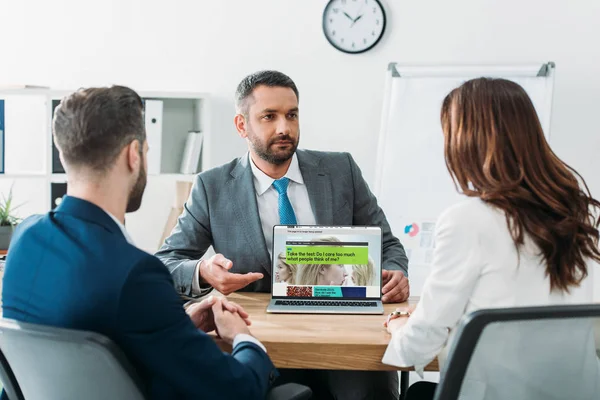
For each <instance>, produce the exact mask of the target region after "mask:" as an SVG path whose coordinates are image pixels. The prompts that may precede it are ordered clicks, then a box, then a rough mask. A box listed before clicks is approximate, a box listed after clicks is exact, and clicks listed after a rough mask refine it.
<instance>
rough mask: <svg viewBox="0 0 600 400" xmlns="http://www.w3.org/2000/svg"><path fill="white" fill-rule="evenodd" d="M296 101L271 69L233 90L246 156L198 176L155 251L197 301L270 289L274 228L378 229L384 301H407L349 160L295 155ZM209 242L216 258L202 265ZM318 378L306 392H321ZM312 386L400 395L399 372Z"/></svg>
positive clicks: (342, 376)
mask: <svg viewBox="0 0 600 400" xmlns="http://www.w3.org/2000/svg"><path fill="white" fill-rule="evenodd" d="M298 98H299V97H298V89H297V88H296V85H295V84H294V82H293V81H292V80H291V79H290V78H289V77H288V76H286V75H284V74H282V73H280V72H277V71H261V72H257V73H255V74H252V75H250V76H248V77H246V78H245V79H244V80H242V82H241V83H240V84H239V86H238V89H237V92H236V108H237V115H236V116H235V119H234V122H235V126H236V129H237V131H238V133H239V135H240V136H241V137H242V138H244V139H246V141H247V143H248V149H249V152H248V153H247V154H246V155H244V156H243V157H240V158H238V159H236V160H233V161H231V162H230V163H228V164H225V165H223V166H220V167H217V168H213V169H211V170H208V171H205V172H202V173H201V174H199V175H198V177H197V178H196V182H195V184H194V186H193V188H192V193H191V195H190V197H189V199H188V201H187V202H186V204H185V207H184V211H183V213H182V215H181V216H180V217H179V220H178V222H177V225H176V226H175V228H174V229H173V231H172V232H171V235H170V236H169V237H168V238H167V239H166V240H165V243H164V244H163V246H162V247H161V249H160V250H159V251H158V253H157V254H156V255H157V256H158V257H159V258H160V259H161V260H162V261H163V262H164V263H165V265H166V266H167V267H168V268H169V270H170V271H171V274H172V276H173V279H174V282H175V285H176V288H177V290H178V291H179V293H180V294H181V295H183V296H190V297H197V296H202V295H204V294H206V293H208V291H210V290H212V288H215V289H217V290H218V291H219V292H221V293H224V294H229V293H232V292H234V291H237V290H245V291H255V292H269V291H270V290H271V283H272V277H271V265H272V264H271V257H272V256H273V254H270V253H271V252H272V242H273V225H277V224H280V223H281V224H293V225H296V224H298V225H315V224H316V225H321V226H343V225H378V226H381V227H382V231H383V268H384V270H383V273H382V278H383V288H382V293H383V301H384V302H401V301H404V300H406V299H407V298H408V295H409V284H408V278H407V270H408V259H407V257H406V254H405V252H404V248H403V247H402V245H401V244H400V241H399V240H398V239H397V238H396V237H394V235H392V232H391V230H390V226H389V224H388V222H387V220H386V218H385V215H384V213H383V211H382V210H381V208H380V207H379V206H378V204H377V200H376V198H375V196H374V195H373V194H372V193H371V191H370V190H369V187H368V185H367V183H366V182H365V180H364V179H363V177H362V174H361V171H360V168H359V167H358V166H357V165H356V163H355V162H354V160H353V159H352V156H351V155H350V154H348V153H330V152H318V151H310V150H296V149H297V146H298V142H299V137H300V129H299V109H298ZM211 245H212V246H213V248H214V250H215V252H216V253H217V254H215V255H214V256H212V257H207V258H203V256H204V254H205V252H206V251H207V249H208V248H209V247H210V246H211ZM299 372H300V371H298V373H299ZM302 372H306V373H308V371H302ZM367 377H368V379H367ZM295 379H296V381H297V380H298V378H297V377H295ZM315 379H316V378H315V377H314V376H313V377H311V381H312V384H310V386H312V387H313V389H316V390H315V392H316V393H319V390H318V388H315ZM317 380H320V381H321V382H324V383H323V384H324V385H325V386H326V391H329V392H331V393H332V394H333V395H334V398H344V399H353V398H357V399H359V398H360V399H362V398H371V397H370V396H376V397H373V398H377V399H386V398H394V397H395V398H397V395H398V389H397V387H398V386H397V385H398V380H397V375H396V373H365V372H343V373H342V372H339V371H338V372H335V371H330V373H328V374H327V376H326V377H325V378H323V377H322V376H321V378H319V379H317ZM360 393H363V395H361V394H360Z"/></svg>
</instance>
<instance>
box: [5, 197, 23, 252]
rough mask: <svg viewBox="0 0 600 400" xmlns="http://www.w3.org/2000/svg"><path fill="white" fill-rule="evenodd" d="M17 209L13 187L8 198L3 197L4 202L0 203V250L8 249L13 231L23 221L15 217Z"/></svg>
mask: <svg viewBox="0 0 600 400" xmlns="http://www.w3.org/2000/svg"><path fill="white" fill-rule="evenodd" d="M17 208H18V207H14V206H13V197H12V187H11V188H10V191H9V192H8V196H4V195H2V201H0V250H7V249H8V245H9V244H10V239H11V238H12V234H13V230H14V229H15V226H16V225H17V224H18V223H19V222H20V221H21V218H18V217H17V216H15V215H14V211H15V210H16V209H17Z"/></svg>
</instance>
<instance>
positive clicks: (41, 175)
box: [0, 173, 47, 179]
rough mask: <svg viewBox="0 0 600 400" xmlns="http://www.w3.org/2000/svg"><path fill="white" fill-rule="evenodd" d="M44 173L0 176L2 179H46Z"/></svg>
mask: <svg viewBox="0 0 600 400" xmlns="http://www.w3.org/2000/svg"><path fill="white" fill-rule="evenodd" d="M46 176H47V175H46V174H44V173H38V174H0V179H40V178H45V177H46Z"/></svg>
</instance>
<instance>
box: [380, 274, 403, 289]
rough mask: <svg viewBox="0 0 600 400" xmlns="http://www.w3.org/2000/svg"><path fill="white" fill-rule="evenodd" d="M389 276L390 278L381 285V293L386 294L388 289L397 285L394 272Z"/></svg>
mask: <svg viewBox="0 0 600 400" xmlns="http://www.w3.org/2000/svg"><path fill="white" fill-rule="evenodd" d="M391 275H392V276H391V278H390V280H389V281H388V282H387V283H386V284H385V285H384V286H383V289H381V293H383V294H387V293H388V292H389V291H390V290H392V289H393V288H395V287H396V286H398V281H399V279H398V277H397V276H396V275H395V274H391Z"/></svg>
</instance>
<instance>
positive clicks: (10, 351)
mask: <svg viewBox="0 0 600 400" xmlns="http://www.w3.org/2000/svg"><path fill="white" fill-rule="evenodd" d="M0 350H1V352H2V353H3V354H4V356H5V357H6V361H8V364H9V365H10V368H11V370H12V372H13V373H14V376H15V377H16V380H17V382H18V386H19V387H20V390H21V391H22V393H23V395H24V397H25V399H27V400H37V399H40V400H41V399H62V400H71V399H73V400H75V399H89V400H96V399H97V400H101V399H102V400H105V399H132V400H143V399H144V398H145V397H144V394H143V388H142V385H141V384H140V380H139V378H138V376H137V375H136V373H135V371H134V370H133V368H132V367H131V365H130V364H129V362H128V360H127V359H126V357H125V355H124V354H123V353H122V352H121V350H120V349H119V348H118V347H117V346H116V345H115V344H114V343H113V342H112V341H111V340H110V339H108V338H106V337H105V336H103V335H100V334H98V333H94V332H87V331H77V330H71V329H63V328H55V327H49V326H42V325H36V324H30V323H23V322H17V321H12V320H7V319H2V320H1V321H0ZM7 394H8V395H9V397H10V393H8V392H7ZM10 398H11V400H12V397H10Z"/></svg>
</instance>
